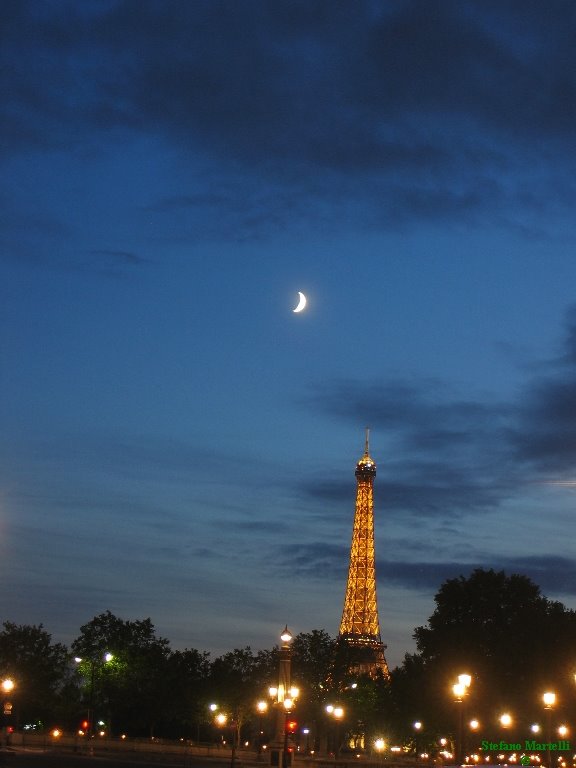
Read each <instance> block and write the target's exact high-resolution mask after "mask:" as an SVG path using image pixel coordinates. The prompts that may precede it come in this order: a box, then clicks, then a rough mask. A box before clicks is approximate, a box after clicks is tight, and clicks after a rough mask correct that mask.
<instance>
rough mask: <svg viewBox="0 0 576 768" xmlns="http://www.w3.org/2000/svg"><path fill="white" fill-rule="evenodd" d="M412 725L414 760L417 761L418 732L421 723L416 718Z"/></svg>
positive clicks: (420, 728)
mask: <svg viewBox="0 0 576 768" xmlns="http://www.w3.org/2000/svg"><path fill="white" fill-rule="evenodd" d="M412 727H413V728H414V762H415V763H416V764H417V763H418V734H419V733H420V731H421V730H422V723H421V722H420V720H416V722H415V723H413V724H412Z"/></svg>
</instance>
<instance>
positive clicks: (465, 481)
mask: <svg viewBox="0 0 576 768" xmlns="http://www.w3.org/2000/svg"><path fill="white" fill-rule="evenodd" d="M575 339H576V309H572V310H571V311H570V312H569V313H568V317H567V322H566V329H565V337H564V340H563V343H562V346H561V350H562V352H561V354H560V355H559V356H557V357H556V358H554V359H551V360H549V361H545V362H543V363H542V364H541V365H540V366H538V367H537V369H535V370H533V372H532V375H531V376H530V377H529V378H527V380H526V383H525V385H524V387H523V389H522V390H521V392H520V395H519V397H518V398H517V399H516V400H515V401H513V402H492V401H486V400H482V399H480V398H478V399H472V398H470V399H466V400H464V399H460V398H458V396H457V395H455V393H453V392H452V391H451V390H449V389H448V388H447V387H446V386H444V385H443V384H442V383H441V382H438V381H431V380H384V379H383V380H377V381H354V380H337V381H332V382H326V381H323V382H322V383H321V384H317V385H316V386H315V387H314V389H313V391H312V392H311V393H310V395H309V397H308V398H307V399H306V400H304V401H303V404H304V405H305V407H307V408H311V409H313V410H314V411H315V412H324V413H325V414H327V415H329V416H330V417H335V418H337V419H339V420H341V421H343V422H347V423H350V424H355V425H357V424H370V425H371V427H373V428H374V429H377V430H378V431H379V433H380V434H382V435H384V436H385V441H386V444H385V446H384V448H383V454H384V456H385V457H386V459H385V461H384V467H383V468H381V469H380V470H379V492H380V494H381V496H382V498H383V499H385V504H386V508H387V510H388V513H389V514H390V515H391V516H392V517H393V518H398V519H401V518H403V517H405V516H406V515H410V516H417V517H423V518H426V517H428V518H436V519H439V520H449V519H450V518H454V517H462V516H466V515H470V514H483V513H490V512H494V511H496V510H497V509H498V508H499V507H500V506H501V505H502V504H503V503H504V501H506V500H507V499H510V498H512V497H517V496H518V494H519V493H521V491H522V489H523V488H524V487H525V486H526V485H527V484H529V483H534V482H535V481H536V482H546V481H550V480H555V481H563V480H565V481H570V480H571V479H575V478H574V467H575V466H576V349H575V348H576V343H575ZM389 457H392V458H391V459H390V458H389ZM302 491H303V493H304V494H306V495H308V496H309V497H311V498H315V499H320V500H322V501H324V502H334V501H337V500H340V499H342V500H343V499H344V498H349V496H350V489H349V487H348V485H347V484H345V483H344V482H342V481H341V480H338V479H336V478H331V477H327V478H326V480H324V481H320V482H318V481H314V482H312V481H310V482H308V483H305V484H304V485H303V487H302Z"/></svg>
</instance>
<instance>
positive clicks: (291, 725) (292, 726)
mask: <svg viewBox="0 0 576 768" xmlns="http://www.w3.org/2000/svg"><path fill="white" fill-rule="evenodd" d="M296 728H298V723H297V722H296V720H288V722H287V723H286V730H287V731H288V733H295V732H296Z"/></svg>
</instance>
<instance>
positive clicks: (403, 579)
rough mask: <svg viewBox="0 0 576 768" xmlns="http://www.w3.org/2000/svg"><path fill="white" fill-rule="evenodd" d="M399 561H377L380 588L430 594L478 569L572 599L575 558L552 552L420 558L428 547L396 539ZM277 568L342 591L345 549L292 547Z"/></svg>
mask: <svg viewBox="0 0 576 768" xmlns="http://www.w3.org/2000/svg"><path fill="white" fill-rule="evenodd" d="M407 545H408V549H407V550H406V551H407V556H406V557H405V558H403V559H402V560H398V559H394V557H393V556H392V557H391V556H384V557H379V558H377V562H376V573H377V576H378V581H379V583H380V584H386V586H387V587H398V588H401V589H408V590H412V591H419V592H426V593H434V592H435V591H437V590H438V588H439V587H440V585H441V584H442V583H443V582H444V581H446V579H453V578H458V577H459V576H464V577H468V576H469V575H470V574H471V573H472V571H473V570H475V569H476V568H494V569H495V570H503V571H506V573H508V574H513V573H519V574H523V575H525V576H528V577H529V578H531V579H532V580H533V581H534V582H535V583H536V584H538V586H539V587H540V588H541V589H542V591H543V593H544V594H546V595H548V596H553V597H554V596H556V597H558V596H561V595H569V596H576V559H574V558H568V557H559V556H558V555H556V554H553V553H550V554H546V553H545V554H542V555H530V556H513V555H506V556H503V555H498V556H494V555H490V554H485V555H484V556H483V557H482V558H471V559H470V560H464V559H462V560H443V559H438V560H436V561H434V560H431V559H430V558H429V557H428V558H426V559H424V558H422V559H419V558H418V557H414V554H420V555H423V554H424V551H429V547H428V546H423V547H418V546H417V542H416V548H414V547H413V542H412V541H410V542H409V543H408V542H407V541H404V542H400V541H396V542H395V546H394V548H393V547H390V550H391V551H392V550H393V549H396V550H397V549H403V548H405V547H407ZM278 557H279V559H277V560H276V562H277V563H278V565H279V567H281V568H285V569H286V570H287V571H288V569H292V570H291V573H292V575H293V577H294V578H298V579H314V580H327V581H336V582H341V583H342V587H343V588H344V585H345V580H346V567H347V563H348V557H349V549H348V548H346V547H345V546H340V545H334V544H328V543H326V542H310V543H308V544H296V545H294V546H292V547H291V550H290V558H289V560H288V559H286V560H285V562H284V561H283V560H282V553H281V552H278Z"/></svg>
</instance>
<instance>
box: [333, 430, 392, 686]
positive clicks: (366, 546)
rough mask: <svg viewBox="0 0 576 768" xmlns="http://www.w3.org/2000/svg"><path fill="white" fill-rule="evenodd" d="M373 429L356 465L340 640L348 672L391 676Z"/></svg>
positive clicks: (367, 433) (367, 436) (367, 431)
mask: <svg viewBox="0 0 576 768" xmlns="http://www.w3.org/2000/svg"><path fill="white" fill-rule="evenodd" d="M369 437H370V430H368V429H367V430H366V447H365V450H364V455H363V456H362V458H361V459H360V461H359V462H358V464H357V465H356V512H355V514H354V528H353V531H352V547H351V549H350V565H349V568H348V583H347V586H346V597H345V600H344V611H343V612H342V621H341V622H340V632H339V635H338V640H339V644H340V646H341V647H342V646H344V648H345V649H346V655H347V658H348V671H349V672H350V673H352V674H357V675H358V674H360V675H361V674H368V675H370V676H371V677H376V676H377V675H379V674H382V675H383V676H384V677H385V678H388V677H389V676H390V672H389V670H388V664H387V663H386V658H385V656H384V651H385V649H386V646H385V645H384V643H383V642H382V639H381V637H380V622H379V620H378V603H377V601H376V566H375V562H374V560H375V558H374V498H373V486H374V478H375V477H376V464H375V463H374V461H373V460H372V458H371V457H370V451H369Z"/></svg>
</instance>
